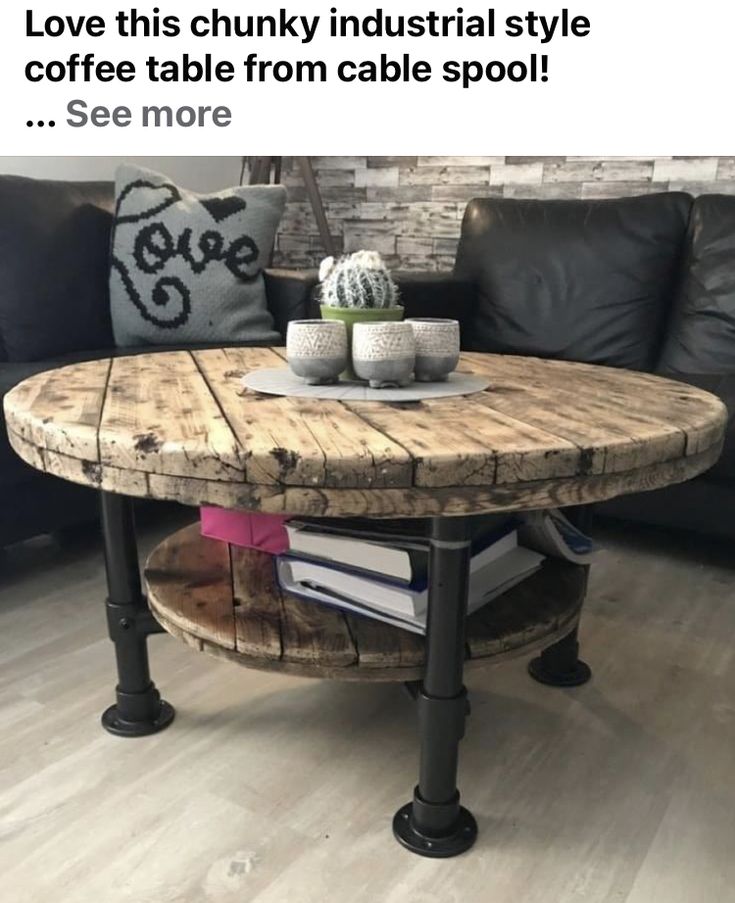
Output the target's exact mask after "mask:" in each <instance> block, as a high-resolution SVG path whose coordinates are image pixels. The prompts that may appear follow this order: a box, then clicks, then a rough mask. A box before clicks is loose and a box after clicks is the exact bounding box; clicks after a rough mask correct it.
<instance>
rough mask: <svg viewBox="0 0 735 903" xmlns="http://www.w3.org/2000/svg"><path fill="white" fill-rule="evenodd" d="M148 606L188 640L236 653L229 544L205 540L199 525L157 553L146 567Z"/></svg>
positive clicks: (167, 541)
mask: <svg viewBox="0 0 735 903" xmlns="http://www.w3.org/2000/svg"><path fill="white" fill-rule="evenodd" d="M144 573H145V581H146V586H147V589H148V601H149V604H150V606H151V609H152V610H153V611H154V613H155V612H156V611H157V610H158V609H159V608H160V609H161V611H162V614H163V615H164V616H165V617H166V618H167V619H168V620H171V621H173V622H174V623H175V624H177V625H178V627H179V628H180V629H181V630H182V631H184V632H185V633H188V634H193V635H194V636H196V637H197V638H198V639H200V640H208V641H209V642H212V643H214V644H215V645H217V646H220V647H222V648H224V649H235V618H234V610H233V596H232V576H231V571H230V554H229V548H228V546H227V544H226V543H223V542H218V541H217V540H215V539H207V538H206V537H204V536H201V535H200V532H199V524H198V523H196V524H192V526H190V527H187V528H185V529H184V530H180V531H179V532H177V533H174V534H173V535H172V536H169V537H168V538H167V539H165V540H164V541H163V542H162V543H161V544H160V545H159V546H157V547H156V549H154V551H153V552H152V554H151V555H150V556H149V558H148V561H147V562H146V566H145V572H144Z"/></svg>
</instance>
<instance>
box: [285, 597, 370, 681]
mask: <svg viewBox="0 0 735 903" xmlns="http://www.w3.org/2000/svg"><path fill="white" fill-rule="evenodd" d="M281 642H282V644H283V661H284V662H298V663H300V664H304V663H308V664H310V665H312V666H321V665H324V666H325V667H328V668H335V667H339V668H348V667H350V666H353V665H356V664H357V650H356V649H355V644H354V643H353V641H352V636H351V634H350V630H349V627H348V626H347V621H346V620H345V618H344V615H343V614H342V612H340V611H337V610H336V609H332V608H326V607H325V606H322V605H316V604H314V603H312V602H304V601H303V600H301V599H296V598H295V597H293V596H289V595H284V596H283V597H282V599H281Z"/></svg>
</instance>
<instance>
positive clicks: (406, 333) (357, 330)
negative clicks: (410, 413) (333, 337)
mask: <svg viewBox="0 0 735 903" xmlns="http://www.w3.org/2000/svg"><path fill="white" fill-rule="evenodd" d="M415 360H416V341H415V339H414V336H413V328H412V327H411V324H410V323H355V325H354V326H353V328H352V366H353V367H354V368H355V373H356V374H357V375H358V376H359V377H360V379H366V380H367V381H368V382H369V383H370V388H371V389H382V388H386V387H389V386H391V387H393V386H407V385H409V383H411V382H412V381H413V365H414V361H415Z"/></svg>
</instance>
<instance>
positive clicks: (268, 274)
mask: <svg viewBox="0 0 735 903" xmlns="http://www.w3.org/2000/svg"><path fill="white" fill-rule="evenodd" d="M318 281H319V276H318V273H317V271H316V270H285V269H271V270H266V271H265V294H266V298H267V299H268V309H269V310H270V312H271V314H272V315H273V320H274V322H275V326H276V329H277V330H278V331H279V332H280V333H281V336H282V337H283V340H284V341H285V339H286V327H287V326H288V322H289V320H303V319H304V318H306V317H313V316H318V313H317V314H314V313H313V311H312V309H311V307H312V303H311V295H312V292H313V290H314V288H315V287H316V285H317V283H318Z"/></svg>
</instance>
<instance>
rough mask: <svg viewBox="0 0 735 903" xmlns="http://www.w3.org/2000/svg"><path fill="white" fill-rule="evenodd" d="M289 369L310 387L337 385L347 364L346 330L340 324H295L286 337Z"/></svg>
mask: <svg viewBox="0 0 735 903" xmlns="http://www.w3.org/2000/svg"><path fill="white" fill-rule="evenodd" d="M286 354H287V356H288V365H289V367H290V368H291V370H293V372H294V373H295V374H296V376H300V377H302V379H305V380H306V382H307V384H308V385H310V386H325V385H329V384H330V383H336V382H337V380H338V379H339V374H340V373H341V372H342V371H343V370H344V368H345V364H346V363H347V329H346V328H345V324H344V323H342V322H340V321H339V320H292V321H291V322H290V323H289V324H288V331H287V333H286Z"/></svg>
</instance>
